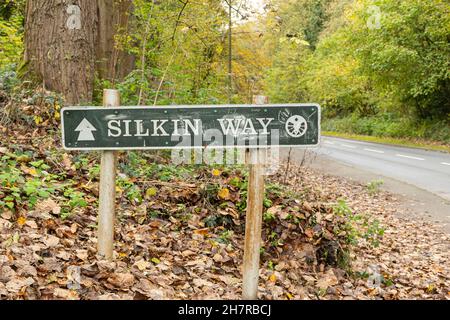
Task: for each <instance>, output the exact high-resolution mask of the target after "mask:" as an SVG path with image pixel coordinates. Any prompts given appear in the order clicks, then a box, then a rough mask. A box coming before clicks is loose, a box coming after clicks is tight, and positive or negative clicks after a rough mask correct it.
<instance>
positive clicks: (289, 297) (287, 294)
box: [286, 292, 294, 300]
mask: <svg viewBox="0 0 450 320" xmlns="http://www.w3.org/2000/svg"><path fill="white" fill-rule="evenodd" d="M286 297H287V298H288V299H289V300H292V299H294V296H293V295H292V294H290V293H289V292H286Z"/></svg>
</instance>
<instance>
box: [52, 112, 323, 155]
mask: <svg viewBox="0 0 450 320" xmlns="http://www.w3.org/2000/svg"><path fill="white" fill-rule="evenodd" d="M61 121H62V135H63V146H64V148H65V149H68V150H140V149H192V148H233V147H239V148H269V147H276V146H286V147H298V146H317V145H318V144H319V138H320V106H319V105H317V104H284V105H223V106H218V105H209V106H155V107H117V108H106V107H67V108H63V109H62V110H61Z"/></svg>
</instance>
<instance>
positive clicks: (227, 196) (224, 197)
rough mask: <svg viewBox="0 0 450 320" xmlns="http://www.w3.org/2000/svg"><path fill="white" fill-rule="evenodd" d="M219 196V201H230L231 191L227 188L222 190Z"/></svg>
mask: <svg viewBox="0 0 450 320" xmlns="http://www.w3.org/2000/svg"><path fill="white" fill-rule="evenodd" d="M217 196H218V197H219V199H222V200H229V199H230V190H228V189H227V188H223V189H220V190H219V192H218V193H217Z"/></svg>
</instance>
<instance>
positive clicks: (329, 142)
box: [325, 141, 334, 144]
mask: <svg viewBox="0 0 450 320" xmlns="http://www.w3.org/2000/svg"><path fill="white" fill-rule="evenodd" d="M325 143H326V144H334V142H331V141H325Z"/></svg>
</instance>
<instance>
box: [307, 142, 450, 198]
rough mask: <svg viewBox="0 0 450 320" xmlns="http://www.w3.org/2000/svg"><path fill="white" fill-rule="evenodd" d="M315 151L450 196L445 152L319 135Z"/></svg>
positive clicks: (448, 157)
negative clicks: (320, 136) (317, 146)
mask: <svg viewBox="0 0 450 320" xmlns="http://www.w3.org/2000/svg"><path fill="white" fill-rule="evenodd" d="M314 152H315V153H317V154H318V155H324V156H327V158H330V159H333V160H336V161H338V162H341V163H344V164H347V165H351V166H352V167H356V168H359V169H363V170H366V171H369V172H372V173H375V174H378V175H382V176H385V177H389V178H392V179H396V180H398V181H401V182H405V183H408V184H411V185H414V186H416V187H418V188H420V189H423V190H426V191H429V192H432V193H434V194H436V195H438V196H440V197H442V198H444V199H446V200H450V154H448V153H443V152H437V151H428V150H421V149H414V148H406V147H400V146H391V145H383V144H377V143H369V142H362V141H355V140H347V139H340V138H331V137H322V142H321V146H320V147H319V148H317V149H315V150H314Z"/></svg>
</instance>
